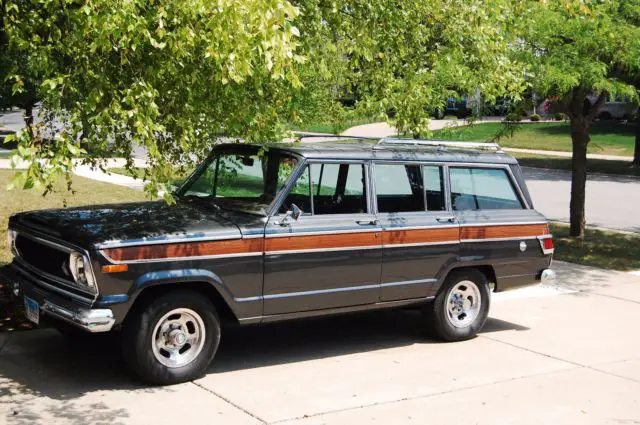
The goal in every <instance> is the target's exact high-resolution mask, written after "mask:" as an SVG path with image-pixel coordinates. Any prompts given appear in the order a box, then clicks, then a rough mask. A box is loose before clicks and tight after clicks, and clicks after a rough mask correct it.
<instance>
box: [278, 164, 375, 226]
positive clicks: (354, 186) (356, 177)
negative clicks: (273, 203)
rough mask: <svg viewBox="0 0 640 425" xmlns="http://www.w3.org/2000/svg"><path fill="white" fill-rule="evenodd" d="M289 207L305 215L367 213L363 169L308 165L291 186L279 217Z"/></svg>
mask: <svg viewBox="0 0 640 425" xmlns="http://www.w3.org/2000/svg"><path fill="white" fill-rule="evenodd" d="M292 204H296V205H297V206H298V208H300V209H301V210H302V212H303V213H304V214H305V215H310V214H313V215H324V214H357V213H365V212H367V197H366V186H365V173H364V165H363V164H334V163H331V164H311V165H308V166H307V167H306V168H305V170H304V171H303V172H302V174H301V175H300V176H299V177H298V179H297V180H296V182H295V183H294V185H293V187H292V188H291V191H290V192H289V194H288V195H287V197H286V199H285V201H284V202H283V204H282V206H281V207H280V210H279V213H281V214H283V213H285V212H286V211H287V210H290V209H291V205H292ZM312 204H313V205H312Z"/></svg>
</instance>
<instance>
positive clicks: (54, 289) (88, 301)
mask: <svg viewBox="0 0 640 425" xmlns="http://www.w3.org/2000/svg"><path fill="white" fill-rule="evenodd" d="M13 265H14V266H15V267H17V268H18V269H19V270H20V272H21V273H23V274H26V275H27V276H28V277H29V278H30V279H31V280H32V281H34V282H36V285H38V286H43V287H45V288H47V289H49V290H51V291H52V292H55V293H58V294H63V295H66V296H68V297H70V298H73V299H74V300H77V301H80V302H81V303H83V304H85V305H91V304H92V303H93V301H94V300H95V298H94V297H83V296H81V295H78V294H75V293H73V292H69V291H67V290H65V289H63V288H61V287H59V286H55V285H52V284H50V283H47V282H45V281H43V280H42V279H38V277H37V276H35V275H34V274H33V273H32V272H30V271H29V270H27V269H25V268H24V267H23V266H21V265H20V264H19V263H17V262H14V263H13Z"/></svg>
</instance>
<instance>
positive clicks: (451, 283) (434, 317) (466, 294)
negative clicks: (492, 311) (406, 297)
mask: <svg viewBox="0 0 640 425" xmlns="http://www.w3.org/2000/svg"><path fill="white" fill-rule="evenodd" d="M490 302H491V295H490V290H489V284H488V282H487V278H486V277H485V275H484V274H483V273H481V272H480V271H478V270H475V269H465V270H460V271H454V272H452V273H451V274H450V275H449V276H448V277H447V279H446V280H445V282H444V284H443V285H442V288H441V289H440V291H439V292H438V295H437V296H436V298H435V300H434V301H433V303H429V304H428V305H427V306H425V316H426V317H425V319H426V321H427V322H428V323H427V324H428V326H429V328H430V329H432V330H433V331H434V332H435V334H436V336H438V337H439V338H440V339H442V340H444V341H464V340H467V339H470V338H473V337H474V336H476V334H477V333H478V332H479V331H480V330H481V329H482V327H483V326H484V324H485V322H486V321H487V317H488V315H489V304H490Z"/></svg>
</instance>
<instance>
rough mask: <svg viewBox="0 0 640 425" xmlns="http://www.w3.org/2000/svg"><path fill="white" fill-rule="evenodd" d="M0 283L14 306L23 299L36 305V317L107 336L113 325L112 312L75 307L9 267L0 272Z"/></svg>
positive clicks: (76, 304) (82, 306)
mask: <svg viewBox="0 0 640 425" xmlns="http://www.w3.org/2000/svg"><path fill="white" fill-rule="evenodd" d="M0 281H2V282H3V283H5V284H6V285H7V286H9V288H10V291H11V295H12V297H13V298H14V300H15V301H16V302H20V299H21V298H22V297H23V296H27V297H29V298H31V299H32V300H34V301H35V302H37V303H38V306H39V308H40V313H41V314H42V315H44V316H49V317H52V318H54V319H58V320H62V321H64V322H67V323H69V324H71V325H73V326H76V327H78V328H80V329H84V330H85V331H87V332H108V331H110V330H111V329H112V328H113V326H114V325H115V322H116V319H115V317H114V314H113V311H111V309H108V308H100V309H92V308H90V307H89V306H88V305H87V306H85V305H82V304H79V303H75V302H73V301H70V300H68V299H65V298H63V297H60V296H59V295H57V294H54V293H52V292H51V291H48V290H47V289H46V288H42V287H39V286H37V285H35V284H34V283H33V282H30V281H29V280H27V279H25V278H21V277H19V276H18V275H16V273H15V270H13V269H12V268H11V266H5V267H1V268H0Z"/></svg>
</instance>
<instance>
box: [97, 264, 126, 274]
mask: <svg viewBox="0 0 640 425" xmlns="http://www.w3.org/2000/svg"><path fill="white" fill-rule="evenodd" d="M127 270H129V266H128V265H126V264H107V265H106V266H102V273H120V272H126V271H127Z"/></svg>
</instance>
